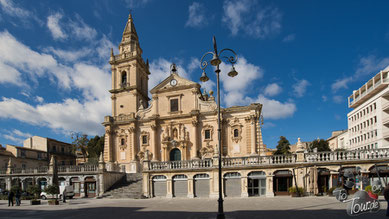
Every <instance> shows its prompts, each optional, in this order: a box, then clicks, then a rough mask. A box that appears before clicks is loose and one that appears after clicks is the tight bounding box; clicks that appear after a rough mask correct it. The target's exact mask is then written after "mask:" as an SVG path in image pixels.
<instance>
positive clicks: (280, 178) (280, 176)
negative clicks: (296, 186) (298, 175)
mask: <svg viewBox="0 0 389 219" xmlns="http://www.w3.org/2000/svg"><path fill="white" fill-rule="evenodd" d="M292 179H293V178H292V172H291V171H290V170H278V171H276V172H274V177H273V191H274V194H275V195H276V196H277V195H289V191H288V189H289V187H291V186H292V185H293V181H292Z"/></svg>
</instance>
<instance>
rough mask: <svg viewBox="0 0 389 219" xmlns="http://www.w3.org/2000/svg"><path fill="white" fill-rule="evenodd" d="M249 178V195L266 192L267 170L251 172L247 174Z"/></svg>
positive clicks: (258, 194)
mask: <svg viewBox="0 0 389 219" xmlns="http://www.w3.org/2000/svg"><path fill="white" fill-rule="evenodd" d="M247 179H248V181H247V183H248V185H247V189H248V194H249V196H261V195H265V194H266V174H265V172H263V171H258V172H251V173H249V174H248V175H247Z"/></svg>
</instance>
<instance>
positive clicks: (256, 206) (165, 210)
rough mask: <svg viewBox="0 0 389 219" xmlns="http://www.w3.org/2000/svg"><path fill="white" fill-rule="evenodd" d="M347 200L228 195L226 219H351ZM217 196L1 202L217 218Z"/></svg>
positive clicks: (68, 212)
mask: <svg viewBox="0 0 389 219" xmlns="http://www.w3.org/2000/svg"><path fill="white" fill-rule="evenodd" d="M380 204H381V210H380V211H379V212H378V213H367V214H364V215H360V216H357V218H384V217H385V209H386V206H387V204H386V201H385V200H383V199H382V198H381V200H380ZM346 205H347V204H345V203H340V202H338V201H337V200H336V199H335V198H334V197H303V198H292V197H274V198H262V197H252V198H251V197H250V198H226V199H225V201H224V209H225V212H226V218H237V219H238V218H239V219H240V218H272V219H277V218H280V219H292V218H298V219H301V218H314V219H320V218H326V219H327V218H334V219H335V218H337V219H338V218H352V217H350V216H348V215H347V213H346ZM216 211H217V200H216V199H186V198H185V199H184V198H183V199H179V198H174V199H162V198H154V199H142V200H133V199H73V200H68V202H67V203H60V205H59V206H49V205H47V201H43V203H42V205H39V206H31V205H30V204H29V201H22V205H21V206H14V207H8V203H7V201H4V200H1V201H0V218H51V219H53V218H108V219H110V218H112V219H114V218H115V219H117V218H152V219H157V218H169V219H170V218H177V219H178V218H180V219H183V218H215V217H216Z"/></svg>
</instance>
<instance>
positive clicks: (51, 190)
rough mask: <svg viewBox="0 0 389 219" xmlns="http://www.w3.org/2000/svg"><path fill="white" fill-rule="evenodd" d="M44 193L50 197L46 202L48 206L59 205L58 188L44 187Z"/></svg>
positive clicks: (53, 186) (55, 186)
mask: <svg viewBox="0 0 389 219" xmlns="http://www.w3.org/2000/svg"><path fill="white" fill-rule="evenodd" d="M45 192H46V193H47V194H49V195H52V197H54V198H51V199H49V200H48V201H47V203H48V204H49V205H59V201H58V199H57V196H58V193H59V187H58V186H57V185H49V186H47V187H46V189H45Z"/></svg>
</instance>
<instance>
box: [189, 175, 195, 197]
mask: <svg viewBox="0 0 389 219" xmlns="http://www.w3.org/2000/svg"><path fill="white" fill-rule="evenodd" d="M193 185H194V184H193V177H189V178H188V198H194V189H193Z"/></svg>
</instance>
